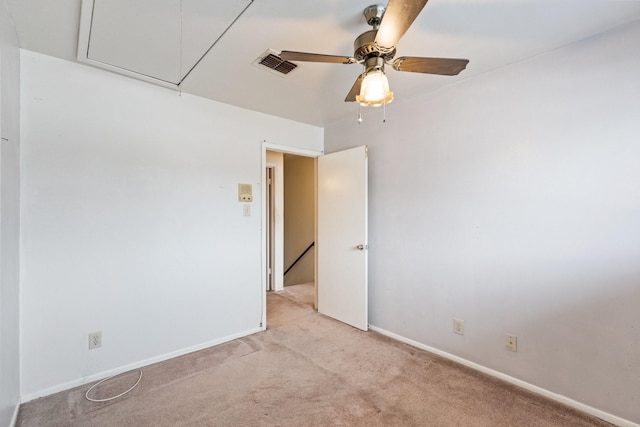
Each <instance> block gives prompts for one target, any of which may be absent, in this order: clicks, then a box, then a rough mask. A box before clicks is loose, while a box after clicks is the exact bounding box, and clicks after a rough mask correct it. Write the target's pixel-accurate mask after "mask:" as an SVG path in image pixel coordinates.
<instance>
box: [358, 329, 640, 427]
mask: <svg viewBox="0 0 640 427" xmlns="http://www.w3.org/2000/svg"><path fill="white" fill-rule="evenodd" d="M369 329H370V330H371V331H374V332H377V333H379V334H381V335H385V336H387V337H389V338H393V339H394V340H397V341H400V342H403V343H405V344H409V345H410V346H412V347H416V348H419V349H421V350H425V351H428V352H430V353H434V354H437V355H438V356H442V357H444V358H445V359H449V360H452V361H454V362H457V363H459V364H461V365H464V366H467V367H469V368H471V369H475V370H476V371H480V372H482V373H484V374H487V375H491V376H492V377H495V378H498V379H501V380H502V381H506V382H508V383H510V384H513V385H516V386H518V387H522V388H524V389H525V390H529V391H531V392H533V393H536V394H539V395H541V396H544V397H547V398H549V399H551V400H555V401H556V402H560V403H562V404H565V405H567V406H570V407H572V408H574V409H577V410H579V411H582V412H586V413H587V414H590V415H593V416H595V417H598V418H600V419H601V420H604V421H607V422H610V423H612V424H615V425H617V426H621V427H640V424H636V423H634V422H632V421H629V420H625V419H624V418H620V417H618V416H616V415H613V414H610V413H608V412H604V411H601V410H600V409H596V408H594V407H592V406H589V405H586V404H584V403H581V402H578V401H576V400H573V399H571V398H569V397H566V396H563V395H561V394H557V393H554V392H552V391H549V390H547V389H544V388H542V387H538V386H536V385H533V384H530V383H528V382H525V381H522V380H519V379H517V378H514V377H512V376H510V375H507V374H503V373H502V372H499V371H496V370H493V369H491V368H487V367H486V366H482V365H480V364H478V363H475V362H472V361H470V360H467V359H463V358H462V357H460V356H456V355H454V354H451V353H447V352H446V351H442V350H439V349H437V348H435V347H431V346H428V345H426V344H422V343H420V342H418V341H414V340H412V339H410V338H406V337H403V336H402V335H398V334H395V333H393V332H389V331H387V330H385V329H382V328H379V327H377V326H373V325H369Z"/></svg>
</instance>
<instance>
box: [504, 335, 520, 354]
mask: <svg viewBox="0 0 640 427" xmlns="http://www.w3.org/2000/svg"><path fill="white" fill-rule="evenodd" d="M504 347H505V348H506V349H507V350H509V351H518V337H517V336H515V335H510V334H506V335H505V337H504Z"/></svg>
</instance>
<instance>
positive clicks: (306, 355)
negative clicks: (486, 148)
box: [18, 285, 609, 427]
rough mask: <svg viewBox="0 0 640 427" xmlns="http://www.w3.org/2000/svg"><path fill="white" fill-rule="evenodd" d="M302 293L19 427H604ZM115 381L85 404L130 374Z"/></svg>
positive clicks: (24, 413)
mask: <svg viewBox="0 0 640 427" xmlns="http://www.w3.org/2000/svg"><path fill="white" fill-rule="evenodd" d="M307 286H308V285H307ZM308 294H309V291H308V289H307V290H302V291H301V292H295V291H291V292H285V293H283V294H275V293H270V294H269V295H268V322H267V323H268V330H267V331H266V332H262V333H259V334H255V335H252V336H249V337H246V338H242V339H238V340H235V341H232V342H229V343H226V344H223V345H220V346H217V347H215V348H211V349H207V350H203V351H199V352H196V353H192V354H189V355H186V356H182V357H178V358H175V359H172V360H169V361H166V362H162V363H158V364H155V365H151V366H148V367H146V368H144V369H143V371H144V376H143V378H142V381H141V382H140V384H139V385H138V387H137V388H135V389H134V390H133V391H132V392H131V393H129V394H127V395H125V396H123V397H122V398H119V399H117V400H115V401H112V402H107V403H92V402H89V401H87V400H85V398H84V393H85V391H86V390H87V389H88V388H89V385H87V386H82V387H78V388H75V389H73V390H70V391H66V392H62V393H58V394H55V395H52V396H48V397H46V398H42V399H38V400H35V401H32V402H29V403H27V404H24V405H22V407H21V409H20V414H19V419H18V426H22V427H27V426H65V427H66V426H314V425H323V426H324V425H326V426H329V425H330V426H604V425H609V424H608V423H605V422H603V421H600V420H598V419H596V418H593V417H590V416H588V415H585V414H582V413H579V412H577V411H575V410H573V409H570V408H567V407H564V406H561V405H558V404H556V403H553V402H551V401H549V400H546V399H544V398H541V397H539V396H536V395H533V394H531V393H528V392H526V391H524V390H521V389H518V388H516V387H514V386H511V385H508V384H505V383H502V382H500V381H498V380H495V379H493V378H490V377H487V376H485V375H483V374H480V373H477V372H475V371H472V370H470V369H467V368H465V367H461V366H459V365H457V364H455V363H452V362H449V361H447V360H444V359H442V358H439V357H437V356H434V355H431V354H429V353H426V352H423V351H421V350H417V349H415V348H413V347H410V346H407V345H404V344H402V343H398V342H395V341H393V340H390V339H388V338H386V337H383V336H381V335H379V334H376V333H373V332H361V331H359V330H356V329H353V328H351V327H349V326H346V325H343V324H341V323H339V322H336V321H334V320H332V319H328V318H326V317H324V316H322V315H320V314H318V313H316V312H315V311H314V310H313V309H312V308H311V307H310V306H309V301H308V299H307V300H304V298H308ZM304 295H307V297H304ZM311 295H313V294H311ZM296 298H297V299H298V300H296ZM301 298H302V299H301ZM119 378H120V379H117V380H116V379H114V380H111V381H109V382H108V383H105V384H104V385H103V386H101V387H100V389H97V390H96V393H95V395H94V397H97V398H100V397H107V396H109V395H115V394H118V393H119V392H121V391H123V390H125V389H126V388H128V386H129V385H131V384H133V383H134V382H135V380H136V379H137V378H138V375H137V372H132V373H129V374H126V375H123V376H121V377H119Z"/></svg>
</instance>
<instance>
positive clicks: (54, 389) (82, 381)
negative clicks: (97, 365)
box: [20, 328, 264, 403]
mask: <svg viewBox="0 0 640 427" xmlns="http://www.w3.org/2000/svg"><path fill="white" fill-rule="evenodd" d="M263 330H264V328H255V329H250V330H248V331H244V332H240V333H237V334H233V335H228V336H226V337H222V338H218V339H216V340H212V341H207V342H205V343H202V344H198V345H194V346H192V347H187V348H183V349H181V350H176V351H172V352H171V353H166V354H163V355H160V356H156V357H151V358H149V359H145V360H141V361H139V362H134V363H130V364H128V365H124V366H120V367H118V368H114V369H109V370H107V371H103V372H99V373H97V374H92V375H89V376H87V377H83V378H79V379H77V380H73V381H69V382H66V383H64V384H59V385H57V386H54V387H49V388H47V389H44V390H40V391H37V392H35V393H29V394H27V395H24V396H22V397H21V399H20V401H21V402H22V403H27V402H29V401H31V400H34V399H38V398H40V397H44V396H49V395H51V394H54V393H58V392H60V391H64V390H69V389H72V388H74V387H78V386H81V385H84V384H88V383H91V382H94V381H97V380H100V379H103V378H106V377H109V376H112V375H118V374H121V373H123V372H127V371H131V370H133V369H139V368H143V367H145V366H148V365H151V364H153V363H158V362H163V361H165V360H169V359H173V358H174V357H178V356H183V355H185V354H189V353H193V352H194V351H198V350H203V349H205V348H209V347H214V346H216V345H220V344H224V343H226V342H229V341H233V340H236V339H238V338H242V337H246V336H248V335H253V334H255V333H257V332H262V331H263Z"/></svg>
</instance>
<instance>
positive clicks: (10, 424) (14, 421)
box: [9, 399, 20, 427]
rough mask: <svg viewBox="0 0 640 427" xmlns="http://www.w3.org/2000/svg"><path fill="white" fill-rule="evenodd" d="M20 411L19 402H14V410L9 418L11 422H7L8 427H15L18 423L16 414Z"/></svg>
mask: <svg viewBox="0 0 640 427" xmlns="http://www.w3.org/2000/svg"><path fill="white" fill-rule="evenodd" d="M19 411H20V400H19V399H18V401H17V402H16V408H15V409H14V410H13V416H12V417H11V421H10V422H9V427H15V425H16V423H17V422H18V412H19Z"/></svg>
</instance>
